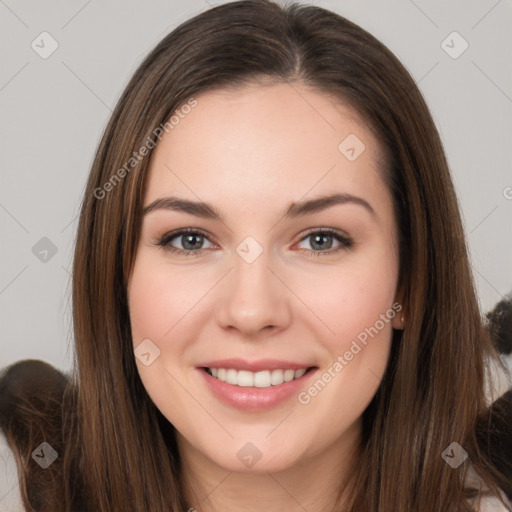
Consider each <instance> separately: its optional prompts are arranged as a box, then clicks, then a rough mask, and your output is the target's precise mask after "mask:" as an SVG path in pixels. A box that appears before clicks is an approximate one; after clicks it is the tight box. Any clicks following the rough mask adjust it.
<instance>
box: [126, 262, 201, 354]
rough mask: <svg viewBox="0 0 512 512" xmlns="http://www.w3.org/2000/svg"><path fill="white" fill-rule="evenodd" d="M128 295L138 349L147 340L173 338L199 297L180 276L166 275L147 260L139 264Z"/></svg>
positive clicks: (172, 273)
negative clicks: (142, 341)
mask: <svg viewBox="0 0 512 512" xmlns="http://www.w3.org/2000/svg"><path fill="white" fill-rule="evenodd" d="M182 281H183V282H182ZM128 295H129V310H130V321H131V327H132V335H133V341H134V344H135V345H136V344H138V343H140V341H141V340H142V339H145V338H149V339H155V340H164V339H167V338H169V337H171V336H172V331H173V330H174V329H175V327H174V326H176V325H177V323H178V322H179V321H180V319H181V318H182V317H183V316H185V314H186V312H187V311H188V310H189V309H190V308H191V307H192V304H193V299H194V296H195V294H194V290H193V289H191V288H190V287H189V286H187V282H186V280H180V279H179V273H177V272H176V271H173V272H171V271H169V272H166V271H165V269H162V268H160V266H159V265H158V264H157V263H156V262H152V261H150V260H147V261H146V259H145V258H144V257H141V258H139V259H138V260H137V262H136V264H135V267H134V270H133V274H132V277H131V281H130V286H129V293H128ZM196 301H197V298H196Z"/></svg>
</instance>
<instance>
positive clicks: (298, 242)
mask: <svg viewBox="0 0 512 512" xmlns="http://www.w3.org/2000/svg"><path fill="white" fill-rule="evenodd" d="M196 100H197V105H195V106H194V107H193V108H190V109H182V111H181V117H179V123H177V124H175V125H173V128H172V130H170V131H169V133H168V134H166V135H165V137H163V138H162V140H161V141H160V142H159V143H158V145H157V147H156V148H155V150H154V151H153V153H152V156H151V161H150V169H149V175H148V180H149V181H148V183H147V188H146V194H145V198H144V206H145V207H147V206H149V205H153V206H152V207H151V208H150V209H148V211H147V212H146V213H145V215H144V218H143V223H142V232H141V237H140V242H139V245H138V248H137V253H136V260H135V263H134V267H133V269H132V272H131V275H130V280H129V285H128V295H129V307H130V318H131V328H132V334H133V346H134V349H136V351H135V354H136V356H137V359H136V361H137V367H138V371H139V374H140V377H141V379H142V382H143V384H144V386H145V388H146V390H147V392H148V394H149V396H150V397H151V399H152V400H153V402H154V403H155V405H156V406H157V407H158V408H159V410H160V411H161V412H162V414H163V415H164V416H165V417H166V418H167V419H168V420H169V421H170V422H171V423H172V424H173V425H174V426H175V427H176V429H177V431H178V433H179V434H178V436H179V437H178V439H179V441H180V446H181V447H184V446H186V447H188V449H189V450H194V452H195V454H196V457H200V458H203V459H204V460H205V461H207V462H208V463H210V464H215V465H217V466H221V467H223V468H225V469H226V470H230V471H247V470H252V471H279V470H284V469H286V468H290V467H292V466H294V465H296V464H299V463H300V462H304V461H307V460H308V458H311V457H316V456H319V455H320V454H322V453H325V451H326V450H331V449H339V450H344V449H345V448H346V447H354V446H355V445H356V444H357V441H358V439H359V433H360V417H361V414H362V412H363V411H364V409H365V408H366V407H367V405H368V404H369V402H370V401H371V399H372V397H373V396H374V394H375V392H376V391H377V388H378V386H379V383H380V380H381V378H382V375H383V373H384V370H385V367H386V364H387V360H388V355H389V349H390V342H391V336H392V328H401V322H400V320H399V318H400V316H401V313H399V312H398V311H399V309H400V307H401V306H399V305H398V306H397V303H396V302H395V301H397V300H398V297H396V296H395V292H396V286H397V279H398V271H399V268H398V250H397V249H398V247H397V232H396V225H395V223H396V220H395V218H394V215H393V205H392V199H391V196H390V193H389V192H388V190H387V188H386V187H385V185H384V183H383V181H382V179H381V177H380V172H381V171H380V169H379V168H378V163H377V162H378V161H379V160H380V159H381V158H382V154H381V152H380V149H381V148H380V147H379V145H378V142H377V140H376V139H375V138H374V137H373V136H372V135H371V133H370V131H369V130H368V129H367V128H366V127H365V125H364V124H363V123H362V122H361V121H360V120H359V119H358V117H357V116H356V114H355V113H354V111H352V110H351V109H350V108H348V107H347V106H344V105H343V104H342V103H340V102H339V101H338V102H334V100H333V98H332V97H330V96H327V95H325V94H323V93H318V92H312V90H311V89H307V88H305V87H304V86H303V85H300V84H298V83H295V84H293V87H292V86H291V85H289V84H278V85H265V86H263V85H251V86H247V87H244V88H243V89H239V90H236V91H234V90H231V91H227V90H222V91H221V90H217V91H209V92H206V93H203V94H202V95H199V96H197V97H196ZM184 112H188V113H184ZM333 195H339V197H341V198H343V197H344V196H346V197H348V195H350V196H353V198H355V199H352V200H346V201H343V200H336V201H335V200H325V201H320V200H319V198H321V197H326V196H333ZM171 196H173V197H174V198H175V202H174V203H171V201H170V200H169V201H167V206H166V198H170V197H171ZM349 199H350V198H349ZM155 201H159V202H155ZM177 201H187V202H191V203H196V202H204V203H208V205H209V207H207V206H204V205H201V206H193V205H192V204H191V203H187V204H188V205H189V206H187V207H183V206H181V207H180V206H179V204H178V202H177ZM172 204H174V205H175V206H174V207H172ZM215 214H216V215H218V217H217V216H216V215H215ZM182 229H192V230H194V231H198V233H195V234H190V233H188V234H187V233H185V234H183V233H179V231H180V230H182ZM326 230H328V231H329V232H325V231H326ZM159 242H162V243H166V245H162V246H160V245H158V244H159ZM173 250H174V252H173ZM205 367H209V368H213V370H209V371H207V370H205ZM304 370H307V372H306V373H304ZM210 373H213V375H217V377H214V376H213V375H210ZM303 373H304V374H303ZM301 374H303V375H302V376H301ZM221 379H224V380H226V379H227V382H223V381H222V380H221ZM289 379H293V380H289ZM343 447H345V448H343ZM339 453H341V452H339ZM253 468H254V469H253Z"/></svg>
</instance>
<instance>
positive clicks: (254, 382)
mask: <svg viewBox="0 0 512 512" xmlns="http://www.w3.org/2000/svg"><path fill="white" fill-rule="evenodd" d="M202 369H203V370H204V371H205V372H206V373H208V375H211V376H212V377H214V378H216V379H218V380H220V381H222V382H226V383H227V384H232V385H233V386H240V387H257V388H269V387H272V386H280V385H281V384H284V383H286V382H291V381H293V380H297V379H300V378H302V377H303V376H304V375H306V374H307V373H309V372H310V371H311V370H314V369H316V366H310V367H309V368H300V369H298V370H292V369H286V370H284V369H275V370H263V371H259V372H251V371H248V370H235V369H234V368H209V367H203V368H202Z"/></svg>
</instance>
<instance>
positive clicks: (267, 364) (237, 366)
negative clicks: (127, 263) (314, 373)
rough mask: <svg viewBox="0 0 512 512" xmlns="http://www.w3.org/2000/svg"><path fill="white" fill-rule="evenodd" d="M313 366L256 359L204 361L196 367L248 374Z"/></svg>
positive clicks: (310, 365) (277, 360)
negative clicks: (231, 370)
mask: <svg viewBox="0 0 512 512" xmlns="http://www.w3.org/2000/svg"><path fill="white" fill-rule="evenodd" d="M312 366H313V365H312V364H308V363H295V362H292V361H284V360H279V359H258V360H254V361H247V360H245V359H239V358H229V359H217V360H215V361H206V362H204V363H201V364H199V365H198V367H200V368H225V369H234V370H247V371H250V372H260V371H265V370H300V369H301V368H311V367H312Z"/></svg>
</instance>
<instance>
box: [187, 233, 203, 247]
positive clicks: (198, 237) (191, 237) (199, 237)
mask: <svg viewBox="0 0 512 512" xmlns="http://www.w3.org/2000/svg"><path fill="white" fill-rule="evenodd" d="M194 238H197V239H199V243H196V244H193V243H192V247H187V243H188V241H189V240H190V239H194ZM183 239H184V242H183V247H185V249H186V250H193V249H197V248H200V247H201V243H202V235H196V234H189V235H185V236H184V238H183Z"/></svg>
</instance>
